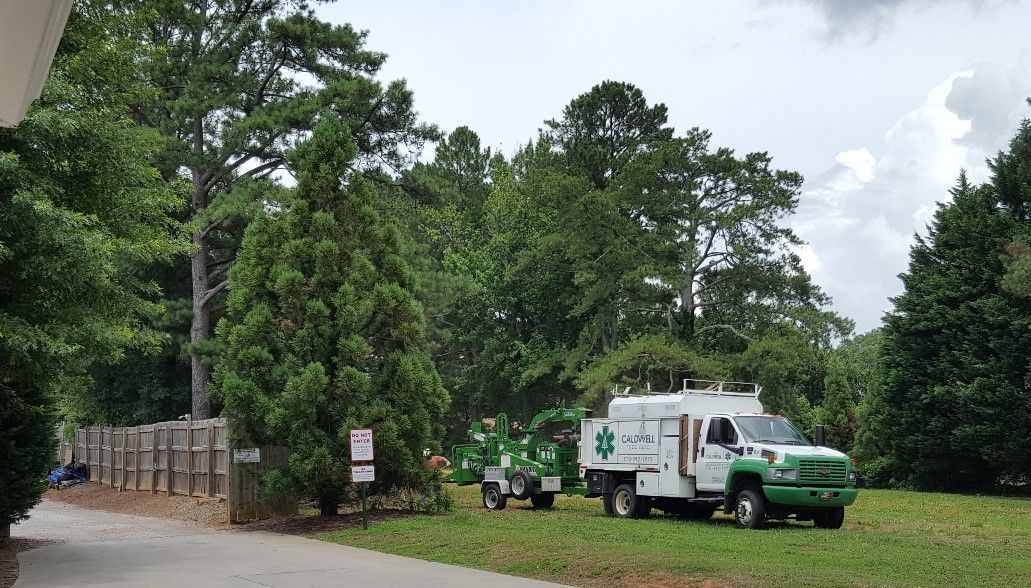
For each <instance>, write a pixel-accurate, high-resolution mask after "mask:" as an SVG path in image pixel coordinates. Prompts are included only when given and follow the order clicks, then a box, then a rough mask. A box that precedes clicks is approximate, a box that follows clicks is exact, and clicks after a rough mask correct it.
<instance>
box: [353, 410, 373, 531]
mask: <svg viewBox="0 0 1031 588" xmlns="http://www.w3.org/2000/svg"><path fill="white" fill-rule="evenodd" d="M374 455H375V451H374V450H373V444H372V429H351V463H352V464H353V463H355V462H363V461H368V462H371V461H372V460H373V456H374ZM374 481H376V466H374V465H372V464H371V463H370V464H368V465H352V466H351V482H353V483H355V484H358V489H359V491H360V492H361V495H362V528H363V529H368V528H369V509H368V505H367V502H366V496H365V495H366V494H367V490H368V488H367V486H368V484H369V482H374Z"/></svg>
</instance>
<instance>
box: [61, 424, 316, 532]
mask: <svg viewBox="0 0 1031 588" xmlns="http://www.w3.org/2000/svg"><path fill="white" fill-rule="evenodd" d="M69 445H71V451H69V450H68V446H69ZM233 449H234V448H232V447H230V446H229V443H228V437H227V432H226V420H225V419H208V420H203V421H192V420H185V421H167V422H163V423H154V424H150V425H139V426H136V427H81V428H77V429H76V430H75V441H74V442H73V443H71V444H68V443H67V442H65V441H62V444H61V447H60V454H61V457H62V461H70V460H69V459H68V458H69V457H71V458H72V459H76V460H78V461H80V462H83V463H85V464H86V466H87V467H88V468H89V473H90V476H89V477H90V481H92V482H96V483H99V484H103V485H106V486H110V487H111V488H116V489H118V490H134V491H138V492H147V491H149V492H150V493H151V494H157V493H164V494H165V495H167V496H173V495H177V494H178V495H182V496H193V497H198V498H212V499H222V500H225V501H226V503H227V510H228V517H229V520H230V521H232V522H246V521H250V520H255V519H261V518H268V517H270V516H274V515H279V514H294V513H296V512H297V501H296V500H295V499H291V498H290V497H286V496H280V495H277V496H273V495H270V494H269V493H267V492H265V491H264V490H263V488H262V486H261V481H262V477H263V475H264V473H265V471H267V470H268V469H269V468H272V467H276V466H280V465H284V464H286V461H287V459H288V458H289V450H288V449H287V448H284V447H260V448H253V449H252V450H251V451H249V452H247V454H248V455H249V456H250V457H249V459H256V460H257V461H254V462H248V463H235V464H234V463H233V461H234V460H233V456H234V450H233ZM254 450H257V451H254ZM69 454H70V455H69Z"/></svg>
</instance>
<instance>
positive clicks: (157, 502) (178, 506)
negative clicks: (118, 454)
mask: <svg viewBox="0 0 1031 588" xmlns="http://www.w3.org/2000/svg"><path fill="white" fill-rule="evenodd" d="M46 498H48V499H50V500H54V501H58V502H64V503H67V504H72V505H75V506H79V507H82V508H91V509H95V510H104V511H107V512H116V513H120V514H128V515H136V516H143V517H157V518H163V519H175V520H178V521H183V522H187V523H193V524H199V525H203V526H205V527H218V526H222V527H224V526H226V518H227V517H226V504H225V501H224V500H218V499H211V498H190V497H187V496H166V495H165V494H161V493H158V494H151V493H150V492H135V491H132V490H125V491H118V490H116V489H113V488H109V487H107V486H103V485H100V484H93V483H86V484H77V485H75V486H69V487H67V488H63V489H61V490H54V489H51V490H47V493H46Z"/></svg>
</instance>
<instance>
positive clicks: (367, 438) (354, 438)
mask: <svg viewBox="0 0 1031 588" xmlns="http://www.w3.org/2000/svg"><path fill="white" fill-rule="evenodd" d="M373 453H374V451H373V449H372V429H351V461H372V460H373V459H374V458H373Z"/></svg>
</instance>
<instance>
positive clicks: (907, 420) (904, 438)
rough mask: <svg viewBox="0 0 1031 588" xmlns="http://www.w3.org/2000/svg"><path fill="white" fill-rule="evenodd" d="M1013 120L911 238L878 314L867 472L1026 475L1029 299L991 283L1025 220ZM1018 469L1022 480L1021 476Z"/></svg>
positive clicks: (953, 478)
mask: <svg viewBox="0 0 1031 588" xmlns="http://www.w3.org/2000/svg"><path fill="white" fill-rule="evenodd" d="M1029 146H1031V128H1029V126H1028V125H1027V124H1026V123H1025V124H1024V125H1023V126H1022V128H1021V129H1020V131H1019V132H1018V134H1017V136H1016V137H1015V138H1014V140H1013V142H1012V143H1011V146H1010V151H1009V153H1007V154H1003V155H1001V156H1000V157H998V158H996V159H995V160H994V162H993V171H994V174H993V178H992V181H991V182H990V183H989V184H987V185H984V186H980V187H975V186H972V185H971V184H970V183H969V182H967V180H966V177H965V176H961V177H960V181H959V183H958V185H957V187H956V188H955V189H953V191H952V196H953V198H952V202H951V203H948V204H941V205H939V207H938V211H937V212H936V214H935V217H934V221H933V223H932V224H931V226H930V228H929V231H928V236H927V237H926V238H921V237H918V238H917V242H916V244H915V245H914V246H913V248H912V250H911V252H910V264H909V270H908V271H907V272H906V273H905V274H903V275H902V280H903V283H904V285H905V292H904V293H903V294H902V295H900V296H898V297H896V298H895V299H893V302H894V306H895V308H894V310H893V311H892V312H891V313H889V314H888V316H887V318H886V321H885V335H884V345H883V351H882V358H883V366H884V385H883V389H882V390H881V391H880V393H879V394H877V395H876V396H874V397H873V398H871V403H870V406H869V420H868V421H867V422H866V423H865V425H864V427H866V428H868V429H869V430H868V431H865V432H864V435H863V443H862V444H861V445H862V447H861V449H862V454H863V455H864V456H865V457H866V458H867V459H868V460H869V463H868V464H867V466H866V467H868V468H869V471H870V476H871V477H872V478H873V479H874V480H875V481H877V482H881V483H896V484H905V485H912V486H915V487H918V488H926V489H931V488H935V489H956V490H959V489H963V490H982V489H991V488H997V487H998V486H999V484H1000V483H1005V482H1007V481H1008V482H1017V483H1023V484H1025V487H1026V484H1027V476H1028V474H1029V472H1031V447H1029V446H1028V444H1027V438H1026V435H1025V434H1022V433H1023V432H1026V431H1028V430H1031V389H1029V385H1031V376H1029V367H1031V365H1029V364H1031V362H1029V356H1028V353H1027V350H1028V349H1031V300H1029V299H1028V298H1024V297H1019V296H1015V295H1014V294H1011V293H1009V292H1007V291H1006V290H1004V289H1003V288H1002V279H1003V276H1004V275H1005V265H1004V263H1003V253H1004V250H1005V247H1006V246H1007V244H1008V243H1010V242H1011V241H1012V239H1013V238H1014V236H1015V235H1017V234H1020V233H1022V232H1025V231H1027V228H1028V220H1027V210H1028V206H1029V201H1028V197H1029V195H1031V189H1029V186H1028V185H1027V183H1026V182H1027V176H1023V179H1020V180H1015V178H1020V177H1021V175H1020V174H1019V166H1020V165H1021V164H1022V162H1021V158H1019V157H1015V155H1016V154H1019V153H1027V152H1028V147H1029ZM1021 481H1022V482H1021Z"/></svg>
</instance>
